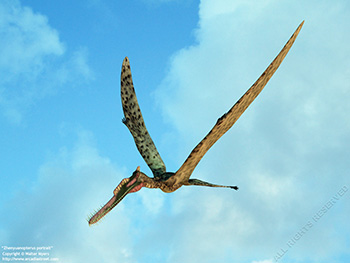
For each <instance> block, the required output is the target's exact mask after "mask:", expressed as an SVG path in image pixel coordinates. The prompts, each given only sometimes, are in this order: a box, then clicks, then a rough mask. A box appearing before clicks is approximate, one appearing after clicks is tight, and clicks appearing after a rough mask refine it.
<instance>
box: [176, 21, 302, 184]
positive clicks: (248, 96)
mask: <svg viewBox="0 0 350 263" xmlns="http://www.w3.org/2000/svg"><path fill="white" fill-rule="evenodd" d="M303 24H304V21H303V22H302V23H301V24H300V25H299V27H298V28H297V29H296V31H295V32H294V34H293V35H292V36H291V38H290V39H289V40H288V42H287V43H286V44H285V46H284V47H283V49H282V50H281V52H280V53H279V54H278V55H277V57H276V58H275V59H274V60H273V61H272V62H271V64H270V65H269V66H268V68H267V69H266V70H265V71H264V73H263V74H262V75H261V76H260V77H259V79H258V80H257V81H256V82H255V83H254V84H253V85H252V86H251V87H250V89H249V90H248V91H247V92H246V93H245V94H244V95H243V96H242V97H241V98H240V99H239V100H238V101H237V102H236V104H235V105H233V107H232V108H231V109H230V110H229V111H228V112H227V113H226V114H224V115H223V116H222V117H221V118H219V119H218V120H217V122H216V124H215V126H214V127H213V128H212V129H211V131H210V132H209V133H208V134H207V136H205V138H204V139H203V140H202V141H201V142H200V143H199V144H198V145H197V146H196V147H195V148H194V149H193V150H192V152H191V154H190V155H189V156H188V157H187V159H186V161H185V162H184V163H183V165H182V166H181V167H180V169H179V170H178V171H177V172H176V173H175V175H174V176H173V178H171V179H172V180H175V182H173V183H174V184H183V183H186V182H187V181H188V179H189V178H190V176H191V174H192V172H193V170H194V169H195V167H196V166H197V164H198V163H199V161H200V160H201V159H202V157H203V156H204V154H205V153H206V152H207V151H208V150H209V149H210V147H211V146H213V144H214V143H215V142H216V141H217V140H218V139H219V138H220V137H221V136H222V135H223V134H224V133H226V132H227V131H228V130H229V129H230V128H231V127H232V125H233V124H234V123H235V122H236V121H237V120H238V118H239V117H240V116H241V115H242V113H243V112H244V111H245V110H246V109H247V108H248V106H249V105H250V104H251V103H252V102H253V100H254V99H255V98H256V97H257V96H258V95H259V93H260V92H261V90H262V89H263V88H264V87H265V85H266V83H267V82H268V81H269V80H270V78H271V77H272V75H273V74H274V73H275V72H276V70H277V68H278V67H279V65H280V64H281V63H282V61H283V59H284V58H285V56H286V55H287V53H288V51H289V49H290V48H291V46H292V45H293V43H294V41H295V39H296V37H297V36H298V34H299V32H300V29H301V27H302V26H303Z"/></svg>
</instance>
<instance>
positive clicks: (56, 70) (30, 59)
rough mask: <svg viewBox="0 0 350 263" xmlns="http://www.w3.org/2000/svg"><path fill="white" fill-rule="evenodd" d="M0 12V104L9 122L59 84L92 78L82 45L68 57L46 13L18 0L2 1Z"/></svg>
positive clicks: (14, 120)
mask: <svg viewBox="0 0 350 263" xmlns="http://www.w3.org/2000/svg"><path fill="white" fill-rule="evenodd" d="M0 16H1V18H0V38H1V41H0V74H1V76H2V77H1V80H0V106H1V108H2V110H3V114H4V115H5V116H6V117H7V118H8V119H9V120H10V121H11V122H13V123H17V124H19V123H21V122H22V119H23V118H22V116H23V113H24V112H25V111H26V109H28V108H29V107H31V106H32V105H33V104H34V103H35V102H36V101H38V100H40V99H43V98H45V97H46V96H48V95H52V94H54V93H55V92H57V90H58V89H59V88H60V87H61V86H62V84H68V83H69V84H71V85H72V84H73V83H80V82H81V81H85V80H91V79H92V78H93V73H92V71H91V69H90V67H89V66H88V63H87V55H88V52H87V50H86V48H81V49H80V50H77V51H76V52H73V54H72V56H71V57H69V56H70V55H67V54H66V53H67V52H66V47H65V45H64V44H63V42H62V41H61V40H60V38H59V33H58V32H57V30H55V29H54V28H52V27H51V26H50V25H49V23H48V19H47V17H46V16H44V15H41V14H38V13H35V12H33V10H32V9H31V8H29V7H25V6H22V5H21V4H20V3H19V2H18V1H2V2H1V3H0Z"/></svg>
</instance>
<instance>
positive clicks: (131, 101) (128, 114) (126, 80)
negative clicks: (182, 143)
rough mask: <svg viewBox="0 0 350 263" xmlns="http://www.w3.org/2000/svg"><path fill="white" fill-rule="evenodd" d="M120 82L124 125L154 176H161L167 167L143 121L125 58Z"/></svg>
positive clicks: (126, 58) (127, 61) (128, 65)
mask: <svg viewBox="0 0 350 263" xmlns="http://www.w3.org/2000/svg"><path fill="white" fill-rule="evenodd" d="M120 80H121V81H120V83H121V98H122V105H123V111H124V116H125V118H124V119H123V123H124V124H125V125H126V127H128V129H129V131H130V132H131V134H132V136H133V137H134V140H135V144H136V147H137V149H138V150H139V152H140V154H141V156H142V157H143V159H144V160H145V162H146V163H147V165H148V166H149V168H150V169H151V170H152V172H153V175H154V176H155V177H157V176H160V175H161V174H163V173H165V172H166V167H165V165H164V162H163V160H162V158H161V157H160V155H159V153H158V151H157V148H156V146H155V145H154V142H153V140H152V138H151V136H150V135H149V133H148V131H147V128H146V125H145V122H144V120H143V117H142V114H141V110H140V107H139V104H138V102H137V98H136V94H135V89H134V85H133V82H132V76H131V70H130V63H129V59H128V57H125V59H124V61H123V65H122V73H121V78H120Z"/></svg>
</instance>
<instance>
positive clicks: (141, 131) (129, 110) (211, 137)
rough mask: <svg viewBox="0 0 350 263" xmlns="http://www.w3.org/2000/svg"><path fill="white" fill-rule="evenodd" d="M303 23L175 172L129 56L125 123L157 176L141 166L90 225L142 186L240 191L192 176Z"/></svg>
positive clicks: (125, 73) (124, 74) (125, 72)
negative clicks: (148, 122)
mask: <svg viewBox="0 0 350 263" xmlns="http://www.w3.org/2000/svg"><path fill="white" fill-rule="evenodd" d="M303 23H304V22H302V23H301V24H300V25H299V27H298V28H297V29H296V31H295V32H294V34H293V35H292V36H291V38H290V39H289V40H288V42H287V43H286V44H285V46H284V47H283V48H282V50H281V51H280V53H279V54H278V55H277V57H276V58H275V59H274V60H273V61H272V62H271V64H270V65H269V66H268V67H267V69H266V70H265V71H264V73H263V74H262V75H261V76H260V77H259V78H258V80H257V81H256V82H255V83H254V84H253V85H252V86H251V87H250V88H249V89H248V91H247V92H246V93H245V94H244V95H243V96H242V97H241V98H240V99H239V100H238V101H237V102H236V103H235V104H234V105H233V107H232V108H231V109H230V110H229V111H228V112H227V113H225V114H224V115H223V116H221V117H220V118H219V119H218V120H217V122H216V124H215V125H214V127H213V128H212V129H211V130H210V132H209V133H208V134H207V135H206V136H205V137H204V139H203V140H202V141H201V142H200V143H199V144H198V145H197V146H196V147H195V148H194V149H193V150H192V152H191V153H190V155H189V156H188V157H187V159H186V160H185V162H184V163H183V164H182V166H181V167H180V169H179V170H177V171H176V172H175V173H170V172H167V171H166V168H165V164H164V162H163V160H162V158H161V157H160V155H159V153H158V151H157V148H156V146H155V145H154V143H153V141H152V139H151V136H150V135H149V133H148V131H147V129H146V126H145V122H144V120H143V117H142V114H141V110H140V107H139V104H138V102H137V98H136V94H135V90H134V85H133V81H132V77H131V70H130V63H129V59H128V58H127V57H126V58H125V59H124V61H123V65H122V72H121V98H122V104H123V111H124V116H125V118H124V119H123V123H124V124H125V125H126V126H127V127H128V129H129V131H130V132H131V134H132V136H133V137H134V140H135V144H136V147H137V149H138V150H139V152H140V154H141V155H142V157H143V159H144V160H145V162H146V163H147V165H148V166H149V168H150V169H151V170H152V172H153V176H154V177H153V178H151V177H148V176H147V175H146V174H144V173H143V172H141V171H140V167H137V169H136V170H135V171H134V172H133V174H132V175H131V177H129V178H125V179H123V180H122V181H121V182H120V183H119V185H118V186H117V187H116V188H115V189H114V191H113V197H112V198H111V199H110V200H109V201H108V202H107V203H106V204H105V205H104V206H103V207H102V208H101V209H100V210H99V211H97V212H96V213H95V214H94V215H93V216H91V217H90V219H89V224H90V225H91V224H94V223H96V222H98V221H99V220H100V219H101V218H102V217H104V216H105V215H106V214H107V213H108V212H109V211H111V210H112V209H113V208H114V207H115V206H116V205H117V204H118V203H119V202H120V201H121V200H122V199H123V198H124V197H125V196H126V195H127V194H128V193H133V192H137V191H139V190H140V189H141V188H142V187H147V188H160V189H161V190H162V191H163V192H166V193H170V192H173V191H175V190H177V189H179V188H180V187H181V186H183V185H199V186H209V187H226V188H232V189H235V190H237V189H238V187H237V186H225V185H217V184H211V183H208V182H205V181H202V180H198V179H190V176H191V174H192V172H193V170H194V169H195V167H196V166H197V164H198V163H199V161H200V160H201V159H202V157H203V156H204V154H205V153H206V152H207V151H208V150H209V149H210V148H211V147H212V146H213V144H214V143H215V142H216V141H217V140H218V139H219V138H220V137H221V136H222V135H223V134H224V133H226V132H227V131H228V130H229V129H230V128H231V127H232V125H233V124H234V123H235V122H236V121H237V120H238V118H239V117H240V116H241V115H242V113H243V112H244V111H245V110H246V109H247V108H248V106H249V105H250V104H251V103H252V102H253V100H254V99H255V98H256V97H257V96H258V95H259V93H260V92H261V90H262V89H263V88H264V87H265V85H266V83H267V82H268V81H269V80H270V78H271V77H272V75H273V74H274V73H275V72H276V70H277V68H278V67H279V65H280V64H281V63H282V61H283V59H284V58H285V56H286V55H287V53H288V51H289V49H290V48H291V46H292V45H293V43H294V41H295V39H296V37H297V36H298V34H299V32H300V30H301V27H302V26H303Z"/></svg>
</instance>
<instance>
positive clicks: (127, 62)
mask: <svg viewBox="0 0 350 263" xmlns="http://www.w3.org/2000/svg"><path fill="white" fill-rule="evenodd" d="M129 64H130V62H129V58H128V57H125V58H124V60H123V66H125V65H129Z"/></svg>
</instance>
